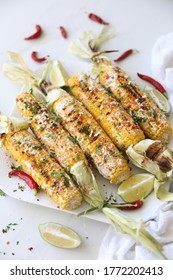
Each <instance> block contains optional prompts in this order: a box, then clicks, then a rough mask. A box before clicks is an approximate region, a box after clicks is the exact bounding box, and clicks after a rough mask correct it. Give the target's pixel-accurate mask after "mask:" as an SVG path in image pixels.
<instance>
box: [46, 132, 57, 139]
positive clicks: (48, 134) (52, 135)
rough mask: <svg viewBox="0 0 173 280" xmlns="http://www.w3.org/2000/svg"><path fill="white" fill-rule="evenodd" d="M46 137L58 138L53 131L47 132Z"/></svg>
mask: <svg viewBox="0 0 173 280" xmlns="http://www.w3.org/2000/svg"><path fill="white" fill-rule="evenodd" d="M46 137H47V138H50V139H55V138H56V135H54V134H52V133H47V134H46Z"/></svg>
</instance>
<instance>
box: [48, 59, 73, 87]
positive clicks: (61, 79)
mask: <svg viewBox="0 0 173 280" xmlns="http://www.w3.org/2000/svg"><path fill="white" fill-rule="evenodd" d="M49 79H50V82H51V83H52V84H53V85H54V86H56V87H64V86H67V85H68V83H67V81H68V75H67V73H66V72H65V70H64V68H63V66H62V64H61V63H60V62H59V61H57V60H56V61H54V62H53V65H52V68H51V70H50V74H49Z"/></svg>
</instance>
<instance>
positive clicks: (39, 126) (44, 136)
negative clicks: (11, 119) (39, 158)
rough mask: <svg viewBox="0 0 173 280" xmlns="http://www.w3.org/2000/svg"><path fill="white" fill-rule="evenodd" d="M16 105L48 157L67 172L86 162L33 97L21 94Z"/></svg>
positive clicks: (46, 110)
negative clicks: (53, 159) (77, 164)
mask: <svg viewBox="0 0 173 280" xmlns="http://www.w3.org/2000/svg"><path fill="white" fill-rule="evenodd" d="M16 104H17V107H18V109H19V111H20V112H21V114H22V116H23V117H25V118H27V120H29V123H30V128H31V129H32V131H33V132H34V134H35V135H36V137H37V138H38V139H39V140H40V141H41V142H42V144H43V145H44V147H45V149H46V150H47V151H48V152H49V155H50V156H51V157H52V158H55V159H56V160H58V162H59V163H60V165H61V166H62V167H63V168H64V169H65V170H66V171H67V172H70V169H71V167H72V166H74V165H75V164H76V163H78V162H79V161H82V160H84V161H85V162H87V160H86V157H85V155H84V153H83V152H82V150H81V149H80V147H79V146H78V144H77V142H76V141H75V139H74V138H73V137H72V136H71V135H70V134H69V133H68V132H67V131H66V130H65V129H64V128H63V126H62V125H61V124H60V122H58V119H57V121H55V117H54V116H53V115H52V114H51V113H50V112H49V111H48V109H47V108H46V107H45V106H44V105H42V104H41V103H40V102H39V101H38V100H37V99H36V98H35V97H34V96H32V95H31V94H30V93H27V92H23V93H21V94H19V95H18V96H17V98H16Z"/></svg>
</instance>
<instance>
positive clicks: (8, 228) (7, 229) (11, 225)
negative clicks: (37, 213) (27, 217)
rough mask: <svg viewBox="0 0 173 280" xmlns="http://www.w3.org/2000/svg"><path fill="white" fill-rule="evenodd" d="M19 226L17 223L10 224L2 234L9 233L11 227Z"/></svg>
mask: <svg viewBox="0 0 173 280" xmlns="http://www.w3.org/2000/svg"><path fill="white" fill-rule="evenodd" d="M17 225H18V224H16V223H14V224H12V223H10V224H8V225H7V226H6V228H3V229H2V233H7V232H8V231H9V230H10V229H11V227H13V226H17Z"/></svg>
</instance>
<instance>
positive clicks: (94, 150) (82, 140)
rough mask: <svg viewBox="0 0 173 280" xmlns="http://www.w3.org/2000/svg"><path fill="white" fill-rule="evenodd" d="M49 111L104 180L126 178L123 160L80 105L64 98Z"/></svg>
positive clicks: (125, 165) (68, 97)
mask: <svg viewBox="0 0 173 280" xmlns="http://www.w3.org/2000/svg"><path fill="white" fill-rule="evenodd" d="M53 111H54V113H55V114H58V115H60V116H61V117H62V123H63V125H64V127H65V128H66V129H67V130H68V131H69V132H70V133H71V135H72V136H73V137H74V138H75V139H76V140H77V142H78V143H79V145H80V147H81V148H82V150H83V151H84V152H85V154H86V155H87V156H88V158H89V159H91V161H92V163H93V164H94V165H95V167H96V168H97V169H98V171H99V172H100V173H101V174H102V175H103V176H104V177H105V178H106V179H108V180H109V181H110V182H111V183H119V182H121V181H123V180H125V179H126V178H128V177H129V176H130V169H129V167H128V164H127V162H126V160H125V159H124V157H123V156H122V155H121V153H120V152H119V150H118V149H117V148H116V147H115V145H114V144H113V142H112V141H111V139H110V138H109V137H108V136H107V135H106V133H105V132H104V131H103V130H102V128H101V127H100V126H99V125H98V123H97V122H96V121H95V119H94V118H93V117H92V115H91V114H90V113H89V112H88V111H87V110H86V109H85V108H84V107H83V105H82V104H81V103H80V102H78V101H77V100H75V99H74V98H73V97H71V96H70V95H67V94H65V95H64V96H61V97H60V98H59V99H57V100H56V101H55V102H54V104H53Z"/></svg>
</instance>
